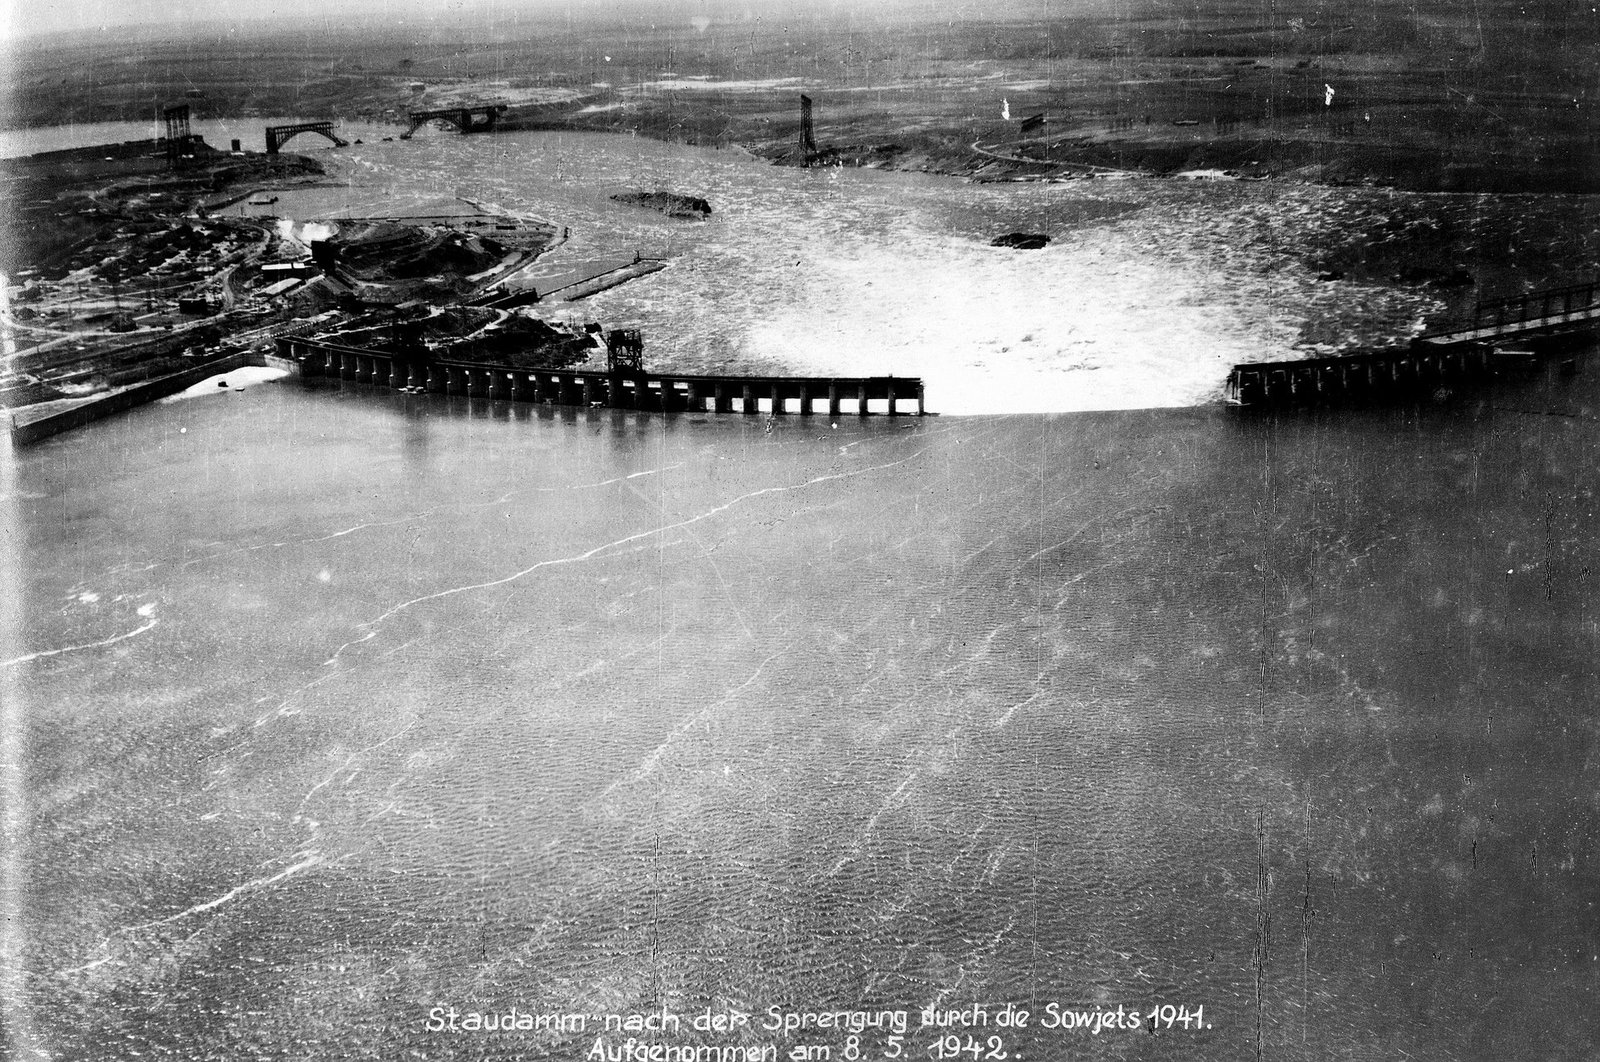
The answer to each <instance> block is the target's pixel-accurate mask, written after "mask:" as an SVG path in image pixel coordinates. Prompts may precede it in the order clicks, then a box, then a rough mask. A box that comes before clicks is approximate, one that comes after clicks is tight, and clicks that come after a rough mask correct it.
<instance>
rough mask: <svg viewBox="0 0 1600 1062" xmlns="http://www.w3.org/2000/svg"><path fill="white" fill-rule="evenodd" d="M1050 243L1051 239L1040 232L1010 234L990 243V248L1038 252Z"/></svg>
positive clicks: (996, 238) (998, 237) (997, 237)
mask: <svg viewBox="0 0 1600 1062" xmlns="http://www.w3.org/2000/svg"><path fill="white" fill-rule="evenodd" d="M1049 242H1050V237H1048V236H1046V235H1044V234H1043V233H1040V232H1008V233H1006V234H1005V235H1004V236H996V237H995V238H994V239H992V240H990V241H989V246H990V247H1015V248H1017V249H1018V250H1021V251H1037V250H1038V249H1039V248H1041V247H1043V246H1044V245H1045V244H1047V243H1049Z"/></svg>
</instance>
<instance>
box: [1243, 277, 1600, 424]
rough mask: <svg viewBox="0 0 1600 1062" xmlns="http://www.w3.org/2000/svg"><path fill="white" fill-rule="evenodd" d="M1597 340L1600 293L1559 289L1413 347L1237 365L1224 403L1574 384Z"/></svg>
mask: <svg viewBox="0 0 1600 1062" xmlns="http://www.w3.org/2000/svg"><path fill="white" fill-rule="evenodd" d="M1597 331H1600V284H1597V283H1588V284H1579V285H1573V286H1570V287H1564V288H1552V289H1549V290H1545V291H1535V292H1531V293H1528V294H1525V295H1517V296H1512V297H1510V298H1505V299H1496V300H1493V301H1489V302H1480V303H1478V305H1477V306H1476V307H1475V308H1474V309H1473V310H1472V312H1471V313H1470V314H1468V315H1466V316H1465V317H1464V318H1463V319H1461V320H1458V321H1451V322H1447V323H1444V324H1441V325H1438V326H1435V327H1432V328H1429V329H1428V330H1426V331H1424V332H1423V333H1422V334H1421V335H1420V336H1418V337H1417V338H1416V339H1415V340H1413V341H1412V342H1411V344H1410V345H1409V346H1406V347H1399V348H1395V349H1392V350H1376V351H1367V352H1365V353H1360V354H1348V355H1343V356H1338V357H1322V358H1305V359H1300V360H1296V361H1264V362H1248V363H1245V364H1241V365H1235V366H1234V367H1233V370H1232V371H1231V372H1229V373H1228V379H1227V382H1226V384H1225V385H1224V389H1223V395H1224V399H1225V401H1226V402H1227V403H1228V404H1229V405H1232V406H1240V407H1246V408H1273V407H1285V406H1314V405H1354V404H1360V403H1375V402H1384V401H1395V400H1405V399H1408V398H1415V397H1418V396H1422V395H1429V394H1435V393H1437V392H1440V391H1441V390H1442V391H1445V392H1455V391H1465V390H1472V389H1475V388H1481V387H1484V386H1487V385H1488V384H1490V383H1492V382H1493V381H1494V380H1496V379H1505V378H1512V377H1521V378H1524V379H1526V378H1527V377H1529V376H1530V375H1540V374H1544V375H1547V376H1571V375H1574V374H1575V373H1577V372H1578V371H1579V369H1580V368H1581V366H1582V365H1583V363H1584V361H1585V360H1587V357H1588V352H1589V347H1591V346H1592V345H1593V336H1594V334H1595V333H1596V332H1597ZM1513 344H1515V346H1513Z"/></svg>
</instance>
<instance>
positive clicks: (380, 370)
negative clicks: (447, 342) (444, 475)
mask: <svg viewBox="0 0 1600 1062" xmlns="http://www.w3.org/2000/svg"><path fill="white" fill-rule="evenodd" d="M276 346H277V354H278V356H279V357H280V358H283V359H286V360H289V361H292V362H294V363H295V364H296V365H297V366H298V368H299V372H300V374H301V375H302V376H307V377H311V376H324V377H336V378H339V379H344V380H354V381H357V382H360V383H372V384H378V385H380V386H389V387H396V388H402V387H410V388H420V389H422V390H424V391H427V392H430V393H434V394H447V395H466V396H469V397H472V398H491V399H504V400H509V401H513V402H547V403H551V404H554V405H562V406H604V407H609V408H612V409H637V410H645V411H648V412H663V413H742V414H745V415H747V416H748V415H756V414H767V415H769V416H780V415H783V414H788V413H793V414H798V415H800V416H810V415H813V414H817V413H825V414H826V415H827V416H830V417H837V416H841V415H853V416H863V417H865V416H873V415H884V416H891V417H895V416H917V417H920V416H926V415H927V408H926V402H925V397H924V394H923V384H922V380H921V379H919V378H917V377H904V376H852V377H838V376H714V375H703V374H688V373H670V372H656V371H647V370H642V369H630V370H624V371H619V372H603V371H592V370H579V369H556V368H518V367H512V366H507V365H486V364H483V363H472V362H452V361H445V360H439V361H418V360H413V359H408V358H405V357H403V356H401V355H398V354H394V353H391V352H388V351H383V350H374V349H371V348H367V347H353V346H344V345H341V344H336V343H326V342H321V341H318V340H311V339H301V338H298V337H294V336H284V337H281V338H279V339H278V340H277V341H276Z"/></svg>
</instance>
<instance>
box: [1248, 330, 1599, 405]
mask: <svg viewBox="0 0 1600 1062" xmlns="http://www.w3.org/2000/svg"><path fill="white" fill-rule="evenodd" d="M1583 360H1584V354H1583V353H1582V352H1581V351H1573V350H1556V351H1549V350H1543V351H1541V350H1508V349H1503V348H1495V347H1491V346H1488V345H1485V344H1481V343H1471V344H1460V345H1455V346H1448V347H1432V346H1429V345H1427V344H1417V345H1415V346H1412V347H1408V348H1404V349H1401V350H1396V351H1381V352H1374V353H1367V354H1352V355H1348V356H1345V357H1336V358H1307V359H1303V360H1300V361H1263V362H1252V363H1249V364H1245V365H1235V366H1234V367H1233V370H1232V371H1231V372H1230V373H1229V374H1228V379H1227V383H1226V384H1225V386H1224V397H1225V399H1226V401H1227V402H1228V404H1229V405H1232V406H1241V407H1245V408H1263V409H1265V408H1282V407H1293V406H1331V405H1358V404H1371V403H1379V402H1387V401H1404V400H1406V399H1411V398H1417V397H1422V396H1426V395H1431V394H1434V393H1436V392H1438V391H1440V390H1441V389H1443V390H1444V391H1447V392H1455V391H1465V390H1471V389H1474V388H1479V387H1484V386H1487V385H1488V384H1490V383H1491V382H1493V381H1494V380H1496V379H1501V378H1507V377H1520V378H1524V379H1525V378H1527V377H1528V376H1530V375H1538V374H1540V373H1546V374H1548V373H1557V374H1559V375H1562V376H1570V375H1572V374H1574V373H1576V372H1577V371H1578V369H1579V367H1580V365H1581V363H1582V361H1583Z"/></svg>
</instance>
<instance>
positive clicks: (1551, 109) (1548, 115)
mask: <svg viewBox="0 0 1600 1062" xmlns="http://www.w3.org/2000/svg"><path fill="white" fill-rule="evenodd" d="M863 7H864V10H860V11H856V10H850V8H849V5H822V4H818V5H813V6H806V5H804V4H800V5H785V6H784V7H783V8H781V9H772V10H770V11H769V10H767V9H762V8H754V7H750V8H747V7H734V6H732V5H718V4H704V3H699V4H679V5H674V4H665V5H662V4H652V5H648V6H644V7H640V8H639V9H638V10H637V11H635V10H630V9H629V8H627V7H626V6H622V7H607V8H604V9H600V10H597V11H595V12H593V13H590V14H582V13H574V12H573V11H571V10H567V11H565V12H563V13H560V14H551V13H549V12H545V13H543V14H541V13H540V12H539V10H538V9H535V10H533V11H530V12H523V13H521V14H519V16H518V17H517V18H515V19H512V18H509V17H505V18H501V19H500V20H498V21H494V22H470V21H462V20H457V21H450V20H449V19H447V18H440V19H438V20H435V21H433V22H430V23H429V24H428V25H427V26H424V27H418V26H404V27H396V26H394V25H379V24H376V23H373V24H365V25H364V24H361V23H357V22H352V23H346V24H341V23H338V22H333V21H321V22H319V23H318V24H316V25H315V27H313V28H282V27H279V28H271V27H269V28H267V29H264V30H259V31H255V32H254V33H253V35H247V33H246V32H235V28H234V27H219V28H217V29H216V30H215V31H211V35H210V36H208V35H207V32H208V31H206V30H204V29H203V28H202V29H200V30H194V31H191V32H187V33H185V34H184V35H182V36H181V37H180V36H175V35H172V34H170V33H168V32H165V31H153V32H152V34H151V36H150V39H148V40H141V39H139V38H138V35H137V34H128V35H124V36H122V37H120V38H119V39H117V40H115V41H107V40H103V39H96V40H94V41H92V42H91V41H86V40H79V39H72V38H47V39H43V40H41V41H39V42H38V46H37V47H32V48H29V49H26V50H22V51H21V52H20V53H19V54H18V55H17V56H15V66H16V70H15V74H14V75H13V79H12V85H11V87H12V89H13V93H12V98H11V101H10V102H11V106H12V111H13V113H12V114H11V115H10V119H9V124H11V125H14V126H30V125H55V124H61V123H63V122H74V121H76V122H83V121H96V120H111V119H140V120H144V119H147V118H148V117H149V116H150V115H151V114H152V113H154V112H155V110H156V109H157V108H159V107H160V106H162V105H165V104H169V103H172V102H176V101H187V102H189V103H191V105H192V106H193V107H194V108H195V111H196V113H197V114H202V113H203V114H206V115H212V116H220V115H230V116H250V115H269V114H305V115H326V116H330V117H343V118H347V119H361V120H369V121H393V122H401V121H403V120H404V115H405V113H406V112H407V111H408V110H421V109H433V108H438V107H445V106H453V105H457V104H461V103H465V102H489V101H493V102H500V103H506V104H508V105H509V107H510V112H509V114H510V117H511V120H512V121H513V122H516V123H520V124H523V125H535V126H560V127H570V128H584V129H597V130H612V131H627V132H638V133H642V134H645V135H650V136H657V137H661V138H665V139H677V140H685V141H690V142H696V143H712V144H726V143H739V144H744V145H746V146H749V147H751V148H752V149H754V150H757V151H760V152H761V153H763V154H765V155H768V156H769V157H772V158H775V159H779V160H784V161H799V155H800V151H799V149H800V139H799V130H798V111H797V96H798V94H799V93H800V92H806V93H807V94H809V95H811V96H812V97H813V99H814V100H815V103H816V140H817V144H818V148H819V149H820V150H821V151H822V152H824V153H825V156H826V157H827V158H829V159H833V160H838V161H842V162H845V163H847V164H858V165H872V166H886V167H895V168H910V169H922V170H930V171H934V172H940V173H952V174H961V175H965V176H977V177H980V178H989V179H1016V178H1031V179H1038V178H1043V177H1052V176H1065V175H1071V174H1075V173H1076V174H1082V173H1086V172H1092V171H1093V170H1095V169H1105V168H1119V169H1120V168H1132V169H1140V170H1147V171H1155V172H1163V173H1171V172H1179V171H1184V170H1231V171H1235V172H1238V173H1240V174H1245V175H1262V176H1288V177H1292V178H1295V179H1301V180H1310V181H1326V182H1369V183H1380V184H1386V185H1394V186H1396V187H1401V188H1408V189H1419V190H1442V191H1524V192H1531V191H1565V192H1577V191H1597V190H1600V126H1597V123H1596V122H1595V121H1594V116H1593V109H1594V107H1595V106H1597V105H1600V94H1597V86H1596V83H1595V79H1594V71H1595V70H1596V69H1600V13H1597V11H1596V9H1595V8H1594V7H1593V6H1592V5H1590V4H1588V3H1576V2H1571V0H1536V2H1532V3H1524V4H1508V3H1484V4H1460V3H1456V2H1454V0H1408V2H1406V3H1399V2H1395V0H1354V2H1352V3H1344V4H1337V5H1335V4H1328V3H1324V2H1321V0H1290V2H1288V3H1281V4H1272V5H1265V6H1264V5H1262V4H1260V3H1257V2H1255V0H1250V2H1244V0H1220V2H1212V3H1208V4H1206V5H1204V6H1203V7H1201V6H1197V5H1194V4H1190V3H1179V2H1178V0H1119V2H1110V0H1091V2H1086V3H1074V4H1066V3H1061V2H1054V3H1049V4H1046V3H1042V2H1041V3H1032V2H1029V3H999V4H993V5H983V6H982V7H973V8H962V7H959V6H958V5H949V4H940V5H931V6H930V5H928V4H925V3H923V4H912V3H900V4H888V5H863ZM763 12H764V13H763ZM1029 119H1034V120H1033V121H1031V122H1030V121H1029Z"/></svg>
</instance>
